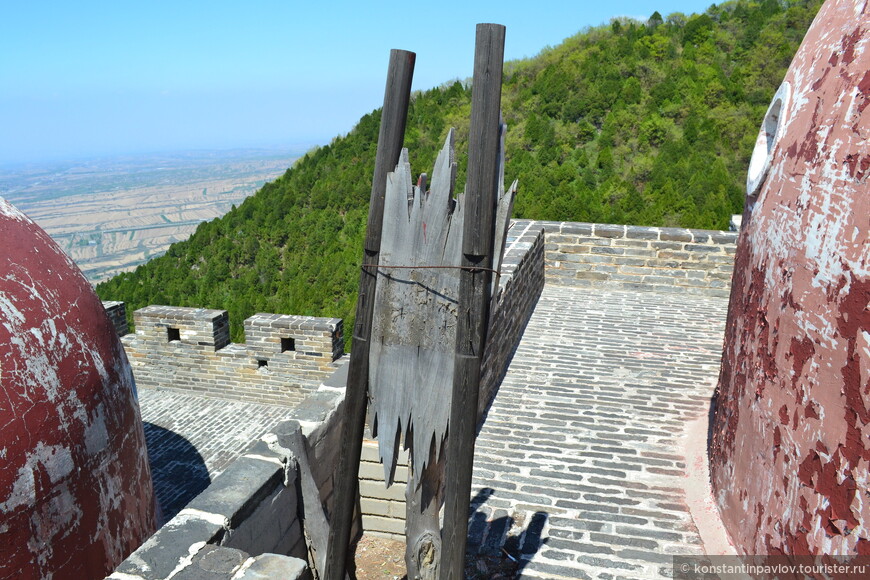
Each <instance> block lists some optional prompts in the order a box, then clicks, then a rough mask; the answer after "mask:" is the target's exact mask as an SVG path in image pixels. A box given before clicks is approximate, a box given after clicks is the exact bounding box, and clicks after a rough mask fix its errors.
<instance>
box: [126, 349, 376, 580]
mask: <svg viewBox="0 0 870 580" xmlns="http://www.w3.org/2000/svg"><path fill="white" fill-rule="evenodd" d="M345 367H346V365H342V369H344V368H345ZM336 375H337V376H336V377H335V378H334V379H332V381H331V382H334V381H339V380H341V378H342V376H344V373H343V372H341V371H339V372H338V373H336ZM343 402H344V390H343V389H339V388H335V387H334V386H331V385H330V384H323V385H321V387H320V388H319V389H318V390H316V391H314V392H312V393H311V394H310V395H309V396H308V397H307V398H306V399H305V400H304V401H303V402H302V403H301V404H300V405H298V406H297V407H296V409H294V410H293V411H292V412H291V413H290V417H291V419H290V420H288V421H282V422H281V423H279V424H277V425H276V426H275V427H274V428H273V429H272V430H271V431H270V432H269V433H267V434H266V435H264V436H263V437H262V438H260V439H259V440H257V441H253V442H251V445H250V446H249V447H248V449H247V451H246V452H245V453H244V454H243V455H242V457H240V458H239V459H237V460H236V461H234V462H233V463H232V464H230V465H229V467H228V468H227V469H226V470H224V471H223V472H222V473H221V474H220V475H218V476H217V477H216V478H215V479H214V481H213V482H212V483H211V485H209V487H208V488H207V489H206V490H205V491H203V492H202V493H201V494H200V495H198V496H197V497H196V498H195V499H194V500H193V501H192V502H191V503H189V504H188V505H187V506H186V507H185V508H184V509H183V510H181V512H179V513H178V515H176V516H175V517H174V518H172V519H171V520H170V521H169V522H167V523H166V524H165V525H164V526H163V527H162V528H160V530H158V531H157V533H156V534H154V535H153V536H152V537H151V538H149V539H148V540H147V541H146V542H145V543H144V544H143V545H142V546H141V547H140V548H139V549H138V550H136V551H135V552H134V553H133V554H131V555H130V557H129V558H127V559H126V560H125V561H124V562H123V563H122V564H121V565H120V566H119V567H118V568H117V570H116V571H115V573H114V574H112V575H111V576H109V578H115V579H118V580H121V579H124V580H130V579H131V578H137V579H141V580H162V579H165V578H170V577H171V578H188V577H189V578H201V577H202V578H204V577H208V578H216V579H219V578H225V579H227V580H229V579H230V578H240V579H244V578H261V577H276V578H277V577H280V578H288V580H305V579H308V578H311V573H310V570H309V569H308V566H307V564H306V562H307V558H308V549H307V546H306V543H305V534H304V531H303V528H304V526H305V523H304V521H303V519H300V514H302V513H304V510H302V506H301V503H302V501H301V498H299V496H298V493H297V479H298V478H299V477H300V474H299V473H298V467H297V463H296V458H295V457H294V455H293V453H292V452H291V451H290V449H289V448H288V446H287V444H286V441H287V440H288V438H289V437H290V436H291V435H292V433H293V432H294V431H296V430H299V429H301V431H302V433H303V435H304V436H305V441H306V448H307V451H308V458H309V461H310V463H311V469H312V475H313V477H314V481H315V483H316V485H317V487H318V489H319V490H320V501H321V503H322V504H323V506H324V507H325V508H326V509H327V511H328V512H331V499H332V489H333V487H334V473H333V469H334V467H335V465H336V464H337V463H338V453H339V450H340V445H339V441H338V439H339V438H340V437H341V431H342V420H343V413H342V412H341V409H342V405H343ZM355 528H356V529H355V536H357V535H358V534H359V531H360V528H359V521H356V522H355ZM200 569H205V570H208V571H209V572H211V575H205V576H203V575H201V570H200ZM251 569H253V570H255V571H260V572H258V573H262V572H263V571H268V572H269V574H271V575H269V574H267V575H266V576H258V575H256V574H254V573H253V572H251V573H250V574H249V575H248V576H245V575H244V574H245V573H246V571H248V570H251ZM197 574H200V575H197Z"/></svg>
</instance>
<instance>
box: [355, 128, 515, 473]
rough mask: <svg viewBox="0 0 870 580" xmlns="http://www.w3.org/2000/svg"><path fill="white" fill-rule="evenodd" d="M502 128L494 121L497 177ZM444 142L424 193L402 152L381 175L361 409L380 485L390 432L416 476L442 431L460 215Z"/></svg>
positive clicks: (389, 456) (504, 195)
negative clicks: (373, 440)
mask: <svg viewBox="0 0 870 580" xmlns="http://www.w3.org/2000/svg"><path fill="white" fill-rule="evenodd" d="M505 131H506V127H505V125H504V124H502V125H501V142H502V147H501V148H500V154H499V166H500V167H499V175H500V176H501V177H503V176H504V146H503V143H504V133H505ZM453 142H454V131H453V130H452V129H451V130H450V132H449V133H448V135H447V138H446V140H445V142H444V147H443V148H442V150H441V152H440V153H439V155H438V158H437V159H436V161H435V168H434V171H433V173H432V189H431V190H430V191H429V192H426V191H424V187H425V185H424V186H423V187H414V186H412V180H411V175H412V174H411V166H410V163H409V162H408V153H407V151H403V152H402V156H401V158H400V160H399V164H398V165H397V166H396V170H395V171H394V172H392V173H390V174H389V175H388V176H387V190H386V196H385V200H384V222H383V234H382V236H383V237H382V243H381V253H380V267H379V269H378V282H377V290H376V293H375V305H374V317H373V320H372V340H371V345H370V354H369V389H370V395H371V397H370V408H371V416H372V418H373V423H374V425H375V426H376V433H375V435H376V436H377V438H378V446H379V451H380V456H381V461H382V462H383V464H384V478H385V480H386V482H387V485H392V483H393V474H394V471H395V463H396V456H397V454H398V449H399V446H398V443H399V439H400V438H402V437H404V439H405V446H406V447H408V448H410V449H412V457H413V458H414V460H413V461H412V464H413V465H412V469H413V471H414V478H413V479H414V481H417V482H419V481H422V474H423V470H424V469H425V468H426V465H427V463H428V456H429V455H428V451H429V449H430V447H432V444H433V441H434V447H435V450H436V456H435V459H436V460H438V459H439V458H440V453H441V449H442V444H443V442H444V437H445V434H446V432H447V424H448V420H449V415H450V398H451V391H452V383H453V366H454V360H455V343H456V316H457V308H456V300H457V296H458V294H459V269H458V267H459V265H460V261H461V252H462V231H463V219H464V218H463V216H464V213H463V198H464V194H463V195H460V196H459V197H458V199H456V200H454V199H453V190H454V185H455V181H456V162H455V161H454V145H453ZM500 183H501V182H500ZM421 184H425V180H421ZM515 195H516V182H514V184H513V185H512V186H511V187H510V188H509V189H508V191H507V192H505V190H504V186H503V183H502V184H501V185H500V187H499V202H498V203H499V206H498V218H497V222H496V236H495V239H496V250H497V251H496V253H495V256H496V260H495V262H494V263H495V269H498V268H499V267H500V265H501V254H502V252H503V249H504V240H505V237H506V235H507V225H508V222H509V220H510V214H511V210H512V208H513V200H514V196H515ZM395 266H402V267H401V268H397V267H395ZM409 266H412V267H414V268H408V267H409ZM432 266H435V268H431V267H432ZM441 266H446V268H441ZM494 284H498V281H497V280H496V281H494ZM414 450H417V453H413V451H414Z"/></svg>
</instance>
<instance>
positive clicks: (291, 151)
mask: <svg viewBox="0 0 870 580" xmlns="http://www.w3.org/2000/svg"><path fill="white" fill-rule="evenodd" d="M321 146H322V145H321V144H319V143H310V144H305V143H296V144H283V145H282V144H273V145H260V146H256V145H251V146H238V147H211V148H209V147H190V148H181V149H173V148H169V149H164V150H156V149H142V150H135V149H131V150H129V151H107V152H105V153H98V152H92V153H82V154H79V155H75V154H73V155H65V156H64V155H61V156H57V157H43V158H39V159H32V160H19V161H6V160H3V159H0V168H2V169H4V170H15V169H20V168H24V167H28V166H32V167H44V166H51V165H67V164H69V165H80V164H87V163H95V162H110V161H120V160H123V159H126V158H129V159H135V160H146V159H151V158H155V157H173V158H182V157H196V156H198V155H202V156H206V155H208V154H218V155H220V154H224V155H226V156H227V157H230V156H231V155H232V154H233V153H254V152H262V153H263V154H268V153H270V152H272V153H274V154H275V156H278V155H280V154H287V155H290V156H293V157H296V158H298V157H302V156H303V155H305V153H306V152H308V151H310V150H311V149H314V148H316V147H321ZM0 193H2V190H0Z"/></svg>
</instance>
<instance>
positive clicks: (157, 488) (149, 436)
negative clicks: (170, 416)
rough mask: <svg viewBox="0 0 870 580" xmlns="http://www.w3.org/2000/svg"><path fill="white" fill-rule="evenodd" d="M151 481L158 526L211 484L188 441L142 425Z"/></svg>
mask: <svg viewBox="0 0 870 580" xmlns="http://www.w3.org/2000/svg"><path fill="white" fill-rule="evenodd" d="M143 426H144V428H145V443H146V445H147V446H148V459H149V461H150V463H151V479H152V480H153V482H154V495H155V497H156V498H157V507H158V510H159V511H158V516H157V517H158V521H157V525H158V526H162V525H163V524H165V523H166V522H168V521H169V520H171V519H172V518H173V517H175V515H177V514H178V512H180V511H181V510H182V509H183V508H184V506H186V505H187V504H188V503H190V500H192V499H193V498H195V497H196V496H197V495H199V494H200V493H201V492H202V491H204V490H205V488H207V487H208V485H209V484H210V483H211V477H209V475H208V468H207V467H206V466H205V461H203V459H202V455H200V454H199V451H197V450H196V447H194V446H193V445H192V444H191V443H190V441H188V440H187V439H185V438H184V437H182V436H181V435H179V434H177V433H175V432H174V431H170V430H169V429H164V428H163V427H160V426H159V425H155V424H153V423H148V422H147V421H146V422H145V423H144V424H143Z"/></svg>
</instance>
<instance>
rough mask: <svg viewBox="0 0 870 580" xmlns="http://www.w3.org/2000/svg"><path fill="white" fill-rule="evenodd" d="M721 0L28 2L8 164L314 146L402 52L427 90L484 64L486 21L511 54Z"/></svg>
mask: <svg viewBox="0 0 870 580" xmlns="http://www.w3.org/2000/svg"><path fill="white" fill-rule="evenodd" d="M710 4H711V2H710V1H709V0H660V1H657V2H645V1H642V0H614V1H612V2H609V3H606V4H605V3H596V4H591V5H588V6H587V5H579V6H578V5H577V4H576V3H574V2H570V1H568V0H552V1H550V2H542V3H538V4H536V5H535V6H534V8H533V9H529V8H528V7H527V6H518V5H509V4H505V3H501V2H496V1H495V0H482V1H481V2H477V3H471V2H461V1H458V0H445V2H442V3H441V4H440V5H439V6H438V10H430V9H429V7H428V6H426V5H417V4H412V5H407V6H397V5H395V4H393V3H389V2H378V1H375V2H372V3H366V4H365V5H362V4H358V3H353V2H345V1H344V0H336V2H333V3H331V4H328V5H327V4H324V5H314V4H297V3H293V4H291V3H287V2H283V1H278V0H262V1H261V2H257V3H252V4H250V5H239V4H237V3H235V2H230V1H227V0H212V1H211V2H209V3H205V2H200V1H197V0H192V1H191V2H185V3H176V2H169V1H166V0H155V2H152V3H148V4H147V5H141V4H126V3H116V2H107V1H105V0H83V1H82V2H79V3H73V4H65V3H58V4H57V5H53V6H52V7H51V9H50V10H45V7H44V6H42V5H41V4H38V3H13V4H11V5H9V6H8V7H6V9H5V10H4V18H3V19H2V21H0V54H3V55H4V63H3V66H2V67H0V87H2V90H0V126H2V127H3V131H2V132H0V166H9V165H10V164H16V165H20V164H22V163H25V164H26V163H34V162H37V163H39V162H47V163H52V162H70V161H73V160H81V159H88V158H97V157H108V156H116V155H144V154H150V153H151V152H155V153H166V152H173V151H186V150H226V149H259V148H269V147H293V146H295V145H296V144H299V145H303V146H304V147H305V148H306V150H307V149H310V148H311V147H314V146H318V145H324V144H327V143H329V142H330V141H331V140H332V139H333V138H335V137H336V136H340V135H343V134H346V133H347V132H349V131H350V130H351V129H352V128H353V127H354V125H355V124H356V123H357V122H358V121H359V119H360V118H361V117H362V116H363V115H365V114H367V113H369V112H371V111H373V110H375V109H377V108H379V107H380V106H381V105H382V102H383V90H384V81H385V76H386V65H387V62H388V59H389V51H390V49H391V48H403V49H407V50H411V51H413V52H415V53H416V54H417V63H416V69H415V73H414V83H413V87H412V88H413V89H414V90H417V91H419V90H429V89H431V88H434V87H437V86H440V85H442V84H444V83H448V82H450V81H451V80H453V79H460V80H462V79H466V78H469V77H470V76H471V74H472V67H473V59H474V54H473V52H474V35H475V25H476V23H478V22H498V23H500V24H504V25H505V26H506V28H507V35H506V43H505V60H506V61H511V60H519V59H524V58H530V57H533V56H535V55H537V54H539V53H540V52H541V51H542V50H544V49H546V48H547V47H549V46H555V45H558V44H559V43H561V42H562V41H563V40H564V39H566V38H568V37H571V36H573V35H575V34H577V33H578V32H581V31H583V30H585V29H587V28H589V27H593V26H599V25H602V24H606V23H607V22H609V21H610V20H612V19H613V18H621V17H629V18H634V19H637V20H640V21H643V20H646V19H647V18H649V16H650V15H651V14H652V13H653V12H656V11H658V12H659V13H660V14H662V16H665V17H667V15H669V14H671V13H675V12H682V13H685V14H692V13H698V12H703V11H704V10H706V9H707V7H709V5H710Z"/></svg>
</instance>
